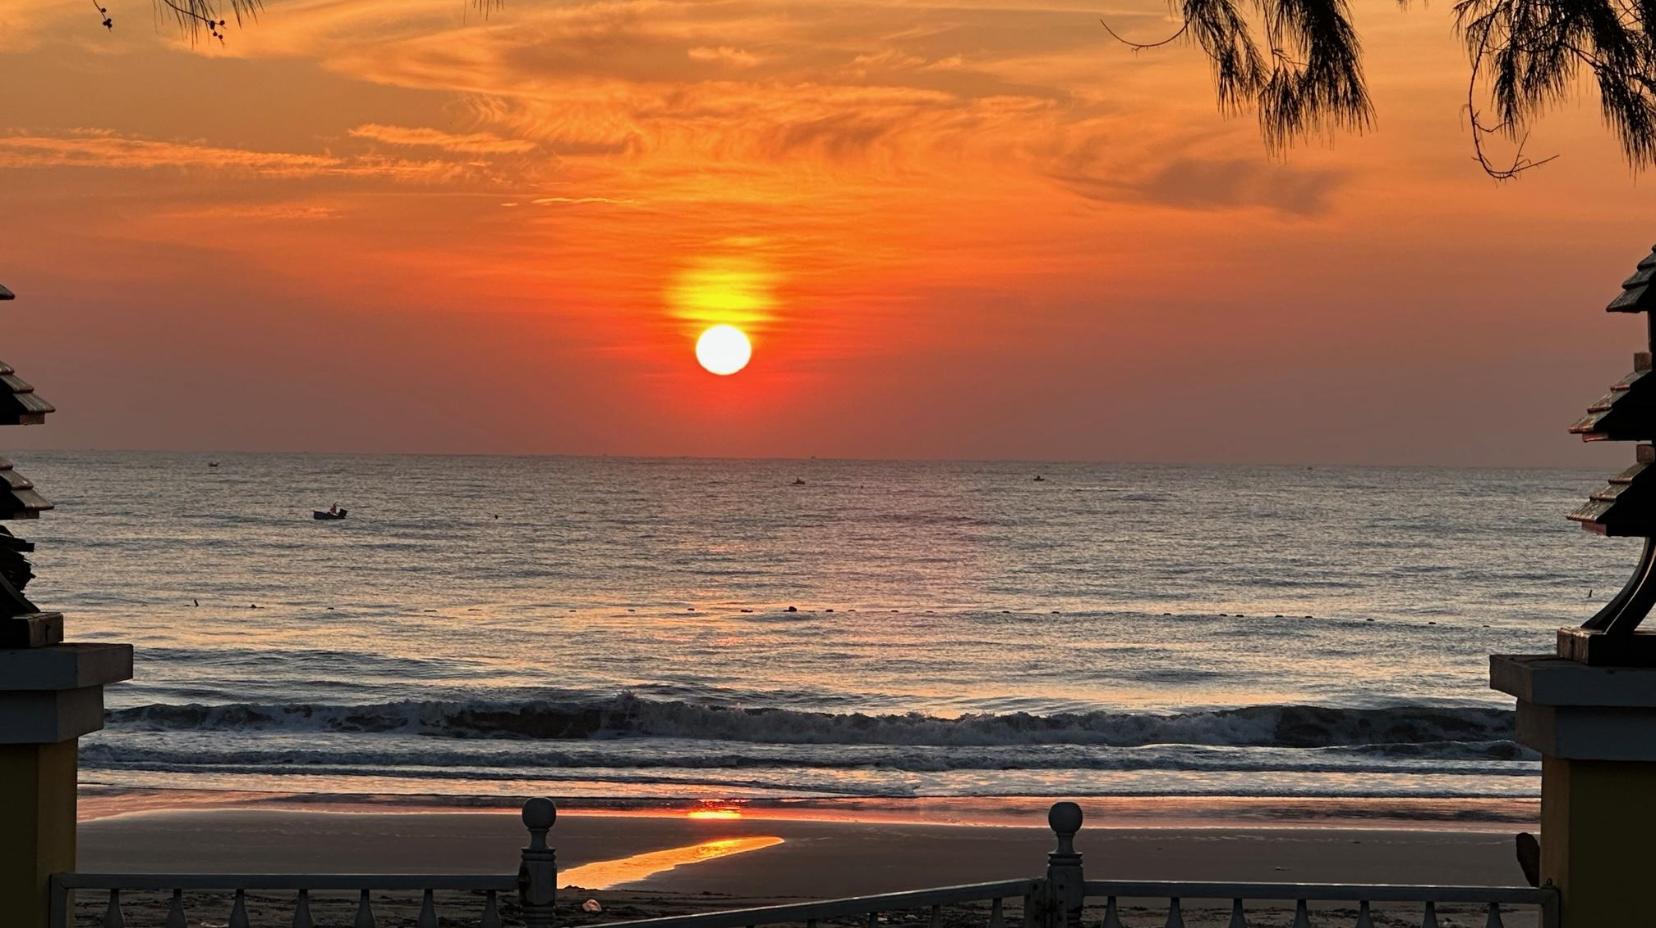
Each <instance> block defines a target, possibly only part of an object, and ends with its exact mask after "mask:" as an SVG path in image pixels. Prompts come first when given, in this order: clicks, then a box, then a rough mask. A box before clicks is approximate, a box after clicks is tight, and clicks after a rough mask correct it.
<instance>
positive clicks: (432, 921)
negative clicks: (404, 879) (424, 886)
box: [414, 889, 437, 928]
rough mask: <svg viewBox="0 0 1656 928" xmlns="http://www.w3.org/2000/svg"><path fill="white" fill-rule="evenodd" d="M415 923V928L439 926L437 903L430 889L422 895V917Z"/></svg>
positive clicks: (434, 927) (435, 927)
mask: <svg viewBox="0 0 1656 928" xmlns="http://www.w3.org/2000/svg"><path fill="white" fill-rule="evenodd" d="M414 924H415V928H437V904H436V902H435V901H433V899H432V893H431V890H429V889H428V890H426V891H425V893H424V895H422V896H421V897H420V918H419V921H417V922H415V923H414Z"/></svg>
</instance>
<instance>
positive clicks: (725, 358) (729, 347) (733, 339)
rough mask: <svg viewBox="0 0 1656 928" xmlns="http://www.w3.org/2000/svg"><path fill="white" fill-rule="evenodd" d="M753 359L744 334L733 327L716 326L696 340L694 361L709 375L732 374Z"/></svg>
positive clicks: (751, 348) (751, 350)
mask: <svg viewBox="0 0 1656 928" xmlns="http://www.w3.org/2000/svg"><path fill="white" fill-rule="evenodd" d="M752 357H753V345H752V344H751V343H750V342H749V341H748V337H747V335H746V334H744V333H743V332H742V330H741V329H738V328H736V327H735V326H733V325H716V326H713V327H712V328H710V329H708V330H707V331H705V332H703V333H702V334H701V337H700V338H698V339H696V360H697V361H698V362H700V363H701V366H702V367H704V368H706V369H707V370H708V371H709V372H710V373H714V374H718V375H720V376H727V375H730V374H734V373H736V372H737V371H739V370H741V369H742V368H744V367H747V364H748V360H749V359H750V358H752Z"/></svg>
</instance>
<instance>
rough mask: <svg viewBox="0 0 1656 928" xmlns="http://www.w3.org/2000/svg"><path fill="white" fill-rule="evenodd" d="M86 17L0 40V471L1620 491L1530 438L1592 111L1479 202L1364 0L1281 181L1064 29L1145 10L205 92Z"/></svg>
mask: <svg viewBox="0 0 1656 928" xmlns="http://www.w3.org/2000/svg"><path fill="white" fill-rule="evenodd" d="M104 2H105V3H106V5H108V6H109V7H110V9H111V13H112V14H113V15H114V16H115V19H116V29H115V30H114V32H112V33H111V32H106V31H105V30H103V29H102V28H101V27H99V26H98V23H97V17H96V16H95V15H94V11H93V10H92V9H91V5H90V4H89V3H86V2H84V0H76V2H70V0H63V2H57V0H47V2H41V0H0V49H4V51H3V52H0V88H3V89H0V100H3V101H4V102H3V107H4V108H3V114H4V115H3V119H0V282H4V283H5V284H7V285H8V286H10V287H11V288H12V289H13V290H15V291H17V293H18V296H19V299H18V301H17V302H16V303H13V304H10V306H9V308H7V309H5V310H4V312H5V313H7V322H8V325H9V326H11V328H10V329H9V330H8V334H7V339H6V345H5V351H4V353H3V354H0V357H4V358H5V359H6V360H7V361H9V362H11V363H12V364H13V365H15V366H16V367H18V368H19V370H20V372H21V373H22V374H23V375H24V376H25V377H27V378H28V379H30V380H31V381H33V382H34V383H36V384H37V386H39V387H40V389H41V392H42V394H43V395H45V396H46V397H47V398H48V399H50V400H52V401H53V402H55V403H56V404H57V405H58V406H59V408H60V410H61V412H60V413H59V415H57V416H56V417H54V418H53V419H52V420H51V424H50V425H49V426H48V427H47V428H45V429H35V430H32V431H30V432H28V433H17V432H14V433H10V434H8V435H7V439H8V443H9V444H11V446H13V447H16V446H18V445H19V444H29V443H32V444H34V445H36V446H54V447H101V448H135V447H139V448H201V449H302V450H362V451H380V450H385V451H441V452H467V451H479V452H554V453H563V452H567V453H615V454H633V453H636V454H703V455H785V456H805V455H821V456H852V457H918V456H924V457H935V456H947V457H1002V458H1049V457H1066V458H1068V457H1081V458H1102V459H1121V460H1129V459H1131V460H1146V459H1148V460H1196V461H1249V462H1252V461H1260V462H1306V463H1320V462H1374V463H1411V462H1431V463H1450V464H1458V463H1480V464H1502V463H1511V464H1536V463H1541V464H1573V465H1580V466H1584V467H1602V466H1607V460H1609V459H1619V458H1620V457H1622V456H1625V455H1626V453H1627V449H1614V450H1609V451H1606V450H1605V449H1582V448H1580V447H1579V446H1578V445H1576V444H1574V443H1573V441H1572V439H1571V438H1570V437H1569V436H1568V435H1566V434H1565V433H1564V427H1565V426H1566V425H1568V423H1569V422H1570V421H1571V420H1572V419H1573V418H1574V417H1575V416H1576V415H1577V414H1578V413H1579V412H1580V411H1581V410H1582V409H1583V408H1584V407H1585V406H1586V404H1587V403H1588V402H1589V401H1590V400H1592V399H1594V398H1595V397H1596V396H1597V395H1598V394H1599V393H1600V392H1602V390H1603V388H1604V387H1605V386H1607V385H1608V384H1609V383H1611V382H1612V381H1613V380H1614V379H1615V378H1616V377H1618V376H1619V375H1620V374H1622V373H1624V371H1625V369H1626V368H1627V367H1628V366H1629V356H1630V354H1631V352H1632V351H1634V350H1635V349H1636V348H1637V347H1639V344H1638V341H1639V337H1640V328H1639V326H1638V325H1637V324H1636V322H1635V321H1634V320H1628V319H1623V318H1609V317H1606V316H1605V315H1604V314H1602V313H1601V312H1600V309H1601V308H1602V306H1603V304H1604V303H1605V302H1607V301H1608V299H1609V298H1610V296H1611V295H1613V294H1614V293H1615V292H1616V291H1617V284H1618V283H1619V282H1620V280H1621V279H1622V278H1623V277H1624V276H1626V275H1627V273H1629V272H1630V271H1631V269H1632V266H1633V264H1634V263H1635V262H1637V260H1638V259H1639V258H1640V257H1641V256H1642V255H1643V254H1644V253H1645V251H1646V250H1647V249H1648V248H1649V247H1650V245H1651V244H1652V243H1653V242H1656V194H1653V192H1652V178H1651V177H1645V178H1644V179H1643V180H1642V181H1641V180H1640V179H1638V178H1636V177H1634V176H1633V175H1632V174H1631V173H1630V172H1629V170H1628V169H1627V168H1626V166H1625V165H1624V164H1623V163H1622V162H1621V160H1620V159H1619V157H1618V155H1617V153H1616V151H1615V148H1614V146H1613V144H1612V143H1611V141H1610V140H1609V137H1608V135H1607V134H1606V133H1605V132H1604V131H1603V130H1602V128H1601V126H1600V122H1599V119H1598V116H1597V112H1596V109H1595V107H1594V105H1593V104H1592V103H1591V102H1590V101H1587V102H1584V103H1582V104H1581V105H1579V106H1572V107H1570V108H1567V109H1565V110H1563V111H1560V112H1558V113H1555V114H1553V115H1552V117H1550V118H1549V119H1547V120H1546V121H1545V122H1544V123H1543V124H1542V125H1541V126H1540V128H1539V130H1538V131H1537V133H1536V135H1535V137H1534V139H1533V141H1532V143H1531V147H1532V153H1533V154H1536V155H1546V154H1554V153H1556V154H1559V155H1561V156H1562V157H1561V158H1560V160H1559V161H1557V162H1555V163H1554V164H1552V165H1550V166H1548V167H1546V168H1544V169H1542V170H1540V171H1538V172H1535V173H1532V174H1530V175H1528V176H1526V177H1525V178H1524V179H1522V180H1521V181H1519V182H1517V183H1513V184H1507V185H1504V186H1499V185H1496V184H1494V183H1493V182H1491V181H1489V180H1487V179H1486V178H1485V177H1484V176H1483V175H1482V174H1481V173H1480V172H1479V171H1478V169H1477V167H1476V166H1475V165H1474V164H1473V163H1472V162H1471V161H1470V152H1469V149H1468V141H1467V137H1466V133H1465V129H1464V125H1463V121H1462V117H1461V114H1460V105H1461V103H1462V102H1463V100H1464V93H1465V90H1464V80H1465V60H1464V55H1463V54H1462V52H1461V51H1460V50H1459V48H1458V46H1457V45H1456V43H1455V40H1454V37H1453V35H1452V33H1451V31H1450V17H1451V14H1450V11H1449V9H1448V8H1447V7H1436V6H1432V7H1425V8H1422V7H1419V6H1417V7H1415V8H1414V9H1412V10H1410V11H1403V10H1399V9H1398V7H1397V6H1396V4H1395V3H1393V2H1391V0H1361V2H1359V3H1358V4H1357V7H1356V12H1357V17H1358V24H1359V27H1360V29H1361V31H1362V34H1363V36H1364V37H1365V41H1366V47H1367V51H1368V54H1369V59H1368V60H1369V74H1370V78H1371V81H1372V85H1373V92H1374V97H1375V101H1376V105H1377V107H1378V110H1379V123H1378V127H1377V129H1376V130H1375V131H1373V132H1372V133H1370V134H1368V135H1367V136H1363V137H1349V136H1347V137H1340V138H1338V139H1335V140H1333V142H1332V144H1324V143H1320V142H1319V143H1314V144H1311V145H1305V146H1301V147H1299V148H1297V149H1296V150H1294V151H1292V152H1291V153H1289V155H1288V157H1287V158H1286V159H1278V160H1273V159H1272V158H1270V157H1269V156H1267V155H1266V153H1265V152H1264V151H1263V149H1262V147H1261V145H1260V143H1259V140H1258V136H1257V134H1256V132H1255V129H1254V124H1253V122H1252V119H1251V117H1244V118H1238V119H1229V120H1227V119H1224V118H1221V117H1220V116H1219V115H1218V114H1217V113H1216V110H1215V106H1214V104H1213V101H1212V96H1211V90H1210V87H1209V84H1208V76H1207V70H1206V66H1205V63H1204V62H1203V61H1202V60H1201V59H1200V58H1199V57H1198V56H1197V55H1196V54H1195V53H1194V52H1192V51H1190V50H1188V49H1170V50H1165V51H1162V52H1156V53H1149V54H1141V55H1134V54H1132V53H1130V52H1128V51H1127V50H1125V49H1124V48H1122V47H1121V46H1119V45H1115V44H1113V43H1112V42H1110V41H1109V40H1108V38H1107V36H1106V35H1105V34H1104V33H1103V31H1102V29H1101V28H1100V27H1099V26H1098V24H1097V21H1098V17H1099V16H1100V15H1104V16H1108V17H1111V18H1112V19H1113V22H1114V23H1116V24H1118V27H1119V28H1122V29H1124V30H1127V31H1129V32H1130V33H1134V34H1138V35H1143V36H1145V37H1151V36H1155V35H1158V34H1161V33H1163V32H1165V31H1166V30H1167V28H1168V21H1167V18H1166V15H1165V6H1164V4H1163V3H1162V2H1161V0H1143V2H1137V0H1110V5H1106V6H1098V5H1095V4H1085V3H1078V2H1068V0H1049V2H1044V3H1042V2H1020V0H1003V2H999V3H994V2H971V0H962V2H958V3H954V4H951V5H938V4H929V3H918V2H914V3H910V2H880V3H863V4H856V3H845V2H827V0H775V2H763V0H745V2H719V0H695V2H665V0H641V2H598V3H582V2H551V0H512V2H510V3H509V4H508V5H507V6H506V7H505V8H504V9H503V10H501V11H498V12H496V13H494V14H493V15H492V16H491V17H490V18H488V19H487V20H482V21H480V20H479V19H478V17H477V16H476V14H475V13H474V12H471V11H470V10H469V9H468V7H467V4H466V2H465V0H272V2H269V4H268V7H267V10H266V12H265V14H264V16H263V17H262V19H261V20H260V21H259V23H258V24H257V25H255V26H252V27H250V28H248V29H245V30H235V29H232V30H231V31H230V34H229V37H228V41H227V42H226V43H225V44H224V45H223V46H218V45H216V44H214V45H211V46H209V45H203V46H201V47H199V48H191V47H190V46H189V44H188V43H187V42H182V41H180V40H179V37H178V36H177V35H176V34H175V33H174V31H172V29H171V27H170V25H167V24H164V23H163V24H160V25H157V24H156V23H155V21H154V19H153V16H152V13H151V9H150V6H149V4H148V3H147V2H146V0H104ZM1641 219H1642V221H1641ZM715 321H734V322H737V323H738V324H741V325H743V326H744V328H746V329H747V330H748V331H749V333H750V334H751V335H752V336H753V340H754V345H755V354H754V360H753V363H752V364H751V365H750V366H749V368H748V369H747V370H746V371H744V372H742V373H741V374H738V375H736V376H734V377H730V378H715V377H713V376H711V375H708V374H706V373H705V372H703V371H701V370H700V369H699V368H697V367H696V366H695V362H694V359H693V354H692V346H693V343H694V339H695V336H696V334H697V332H698V331H699V329H700V328H702V327H704V326H705V325H707V324H708V323H710V322H715ZM1607 455H1608V457H1607Z"/></svg>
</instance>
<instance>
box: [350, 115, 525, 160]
mask: <svg viewBox="0 0 1656 928" xmlns="http://www.w3.org/2000/svg"><path fill="white" fill-rule="evenodd" d="M351 137H352V138H359V139H369V140H371V141H375V142H380V143H382V144H385V145H397V146H402V147H406V148H436V149H441V150H443V151H451V152H458V153H460V154H467V155H518V154H524V153H526V152H531V151H534V150H535V149H536V148H539V147H540V146H539V143H536V142H533V141H531V140H529V139H508V138H502V137H500V136H498V135H495V134H493V133H490V132H468V133H465V134H455V133H452V132H444V131H442V130H441V129H431V128H419V127H411V126H388V125H383V124H381V123H372V122H371V123H363V124H362V125H360V126H356V127H354V128H352V129H351Z"/></svg>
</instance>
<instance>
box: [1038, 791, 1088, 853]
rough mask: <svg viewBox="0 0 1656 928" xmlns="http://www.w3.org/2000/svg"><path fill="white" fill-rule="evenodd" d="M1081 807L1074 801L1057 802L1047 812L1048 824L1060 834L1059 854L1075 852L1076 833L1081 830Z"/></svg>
mask: <svg viewBox="0 0 1656 928" xmlns="http://www.w3.org/2000/svg"><path fill="white" fill-rule="evenodd" d="M1083 818H1085V816H1083V815H1082V814H1081V807H1080V806H1078V805H1076V804H1075V803H1073V802H1055V803H1053V804H1052V809H1051V810H1049V811H1048V812H1047V824H1048V825H1050V826H1052V830H1053V831H1054V832H1055V833H1056V834H1057V835H1058V851H1057V853H1059V854H1066V855H1068V854H1074V853H1075V834H1076V832H1078V831H1080V830H1081V820H1082V819H1083Z"/></svg>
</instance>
